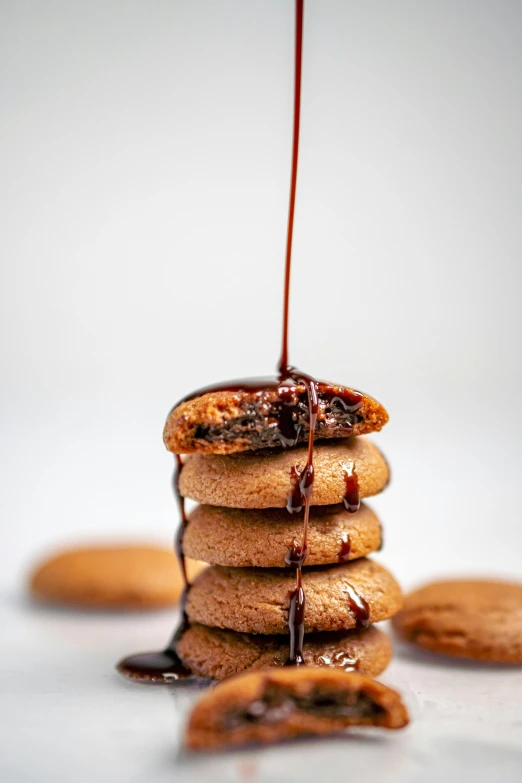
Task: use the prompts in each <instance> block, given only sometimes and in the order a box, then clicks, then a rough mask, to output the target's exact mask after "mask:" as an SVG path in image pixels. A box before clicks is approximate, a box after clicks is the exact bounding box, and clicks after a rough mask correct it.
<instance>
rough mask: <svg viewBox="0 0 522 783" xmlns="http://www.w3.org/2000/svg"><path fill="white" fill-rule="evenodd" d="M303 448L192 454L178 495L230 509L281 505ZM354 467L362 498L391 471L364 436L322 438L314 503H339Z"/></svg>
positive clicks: (317, 455)
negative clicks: (348, 475)
mask: <svg viewBox="0 0 522 783" xmlns="http://www.w3.org/2000/svg"><path fill="white" fill-rule="evenodd" d="M306 458H307V449H306V447H304V446H299V447H297V448H295V449H290V450H286V451H277V452H267V451H265V452H262V453H261V452H245V453H244V454H231V455H230V456H220V455H214V454H193V455H191V456H189V457H187V460H186V462H185V464H184V465H183V469H182V471H181V475H180V480H179V487H180V491H181V494H182V495H184V496H185V497H187V498H191V499H192V500H197V501H198V503H205V504H209V505H211V506H226V507H229V508H284V507H285V506H286V503H287V498H288V495H289V494H290V492H291V491H292V490H293V489H294V485H295V478H293V476H294V475H295V469H297V471H300V470H302V469H303V467H304V465H305V464H306ZM350 470H353V471H354V472H355V473H356V474H357V479H358V482H359V494H360V497H361V498H365V497H370V496H371V495H376V494H377V493H378V492H381V490H383V489H384V487H385V486H386V484H387V483H388V480H389V477H390V471H389V468H388V465H387V463H386V460H385V459H384V457H383V455H382V454H381V452H380V451H379V449H378V448H377V446H375V444H374V443H372V441H370V440H368V438H343V439H341V440H331V441H322V442H319V443H316V445H315V446H314V473H315V480H314V486H313V490H312V501H311V502H312V505H316V506H324V505H331V504H337V503H342V502H343V499H344V496H345V493H346V480H345V478H346V473H347V472H348V471H350Z"/></svg>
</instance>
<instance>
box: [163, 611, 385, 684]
mask: <svg viewBox="0 0 522 783" xmlns="http://www.w3.org/2000/svg"><path fill="white" fill-rule="evenodd" d="M176 651H177V653H178V655H179V656H180V658H181V659H182V661H183V663H184V664H185V665H186V666H187V667H188V668H189V669H190V670H191V671H192V672H194V674H197V675H198V676H199V677H209V678H211V679H214V680H224V679H226V678H227V677H232V676H233V675H235V674H239V673H240V672H242V671H245V670H247V669H264V668H266V667H267V666H284V664H285V663H286V662H287V660H288V637H287V636H283V635H273V636H266V635H264V634H248V633H237V632H236V631H227V630H224V629H222V628H209V627H207V626H206V625H199V624H197V623H196V624H194V625H190V626H188V628H187V629H186V630H185V631H184V632H183V634H182V636H181V638H180V640H179V641H178V642H177V644H176ZM391 655H392V646H391V641H390V638H389V636H387V635H386V634H385V633H383V632H382V631H380V630H378V629H377V628H376V627H375V626H371V627H370V628H367V629H366V630H356V629H353V630H351V631H339V632H337V633H315V634H308V635H307V636H306V639H305V645H304V649H303V657H304V662H305V664H306V665H307V666H327V667H333V668H339V669H344V671H358V672H360V673H361V674H368V675H370V676H371V677H375V676H376V675H378V674H381V672H383V671H384V670H385V669H386V667H387V666H388V665H389V663H390V660H391Z"/></svg>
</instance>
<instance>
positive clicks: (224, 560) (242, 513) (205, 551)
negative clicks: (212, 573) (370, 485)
mask: <svg viewBox="0 0 522 783" xmlns="http://www.w3.org/2000/svg"><path fill="white" fill-rule="evenodd" d="M302 535H303V519H302V516H301V515H293V514H289V513H288V512H287V511H286V509H282V508H267V509H263V510H258V509H236V508H223V507H222V506H197V507H196V508H195V509H194V511H192V513H191V514H190V516H189V524H188V525H187V527H186V529H185V533H184V537H183V551H184V552H185V554H186V555H187V556H188V557H192V558H194V559H196V560H203V561H205V563H211V564H212V565H223V566H239V567H245V566H247V567H248V566H258V567H260V568H274V567H276V568H285V566H286V563H285V556H286V554H287V552H288V549H289V547H290V546H292V544H293V542H294V541H300V540H301V538H302ZM347 542H349V546H348V545H347ZM380 545H381V524H380V522H379V520H378V519H377V517H376V515H375V514H374V513H373V511H372V510H371V509H370V508H368V506H365V505H364V504H362V505H361V507H360V509H359V511H357V512H355V514H350V513H349V512H348V511H347V510H346V509H345V508H344V506H343V505H337V506H312V508H311V510H310V526H309V528H308V556H307V558H306V565H307V566H313V565H325V564H328V563H337V562H339V560H340V559H341V558H342V562H344V561H345V560H347V559H350V560H356V559H357V558H360V557H365V556H366V555H369V554H370V553H371V552H375V551H376V550H377V549H379V547H380ZM341 553H348V557H346V556H344V557H343V556H342V554H341Z"/></svg>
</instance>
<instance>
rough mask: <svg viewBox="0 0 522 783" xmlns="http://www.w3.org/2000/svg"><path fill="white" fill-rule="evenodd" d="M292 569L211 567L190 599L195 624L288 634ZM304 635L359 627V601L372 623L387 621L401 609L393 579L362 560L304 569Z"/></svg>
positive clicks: (197, 580) (199, 581)
mask: <svg viewBox="0 0 522 783" xmlns="http://www.w3.org/2000/svg"><path fill="white" fill-rule="evenodd" d="M294 588H295V575H294V573H293V571H292V569H290V568H287V569H282V568H231V567H226V566H210V567H209V568H207V569H205V570H204V571H202V573H201V574H199V576H198V577H197V578H196V580H195V581H194V583H193V584H192V587H191V588H190V592H189V595H188V599H187V606H186V610H187V615H188V617H189V620H190V621H191V622H193V623H202V624H203V625H210V626H216V627H218V628H230V629H231V630H233V631H240V632H244V633H265V634H278V633H284V634H286V633H288V625H287V620H288V607H289V601H290V594H291V593H292V591H293V590H294ZM303 588H304V591H305V594H306V608H305V631H306V632H308V633H309V632H312V631H342V630H347V629H348V628H354V627H355V626H356V624H357V623H356V617H357V609H356V608H355V607H354V602H357V601H360V599H363V601H366V603H367V604H368V606H369V621H370V622H371V623H376V622H379V620H386V619H387V618H388V617H391V616H392V615H394V614H396V613H397V612H398V611H399V609H401V607H402V593H401V589H400V587H399V585H398V584H397V582H396V581H395V579H394V578H393V577H392V575H391V574H390V573H389V572H388V571H387V570H386V569H385V568H384V567H383V566H381V565H379V564H378V563H375V562H374V561H373V560H369V559H367V558H362V559H361V560H353V561H352V562H350V563H344V564H342V565H335V566H318V567H316V568H304V569H303Z"/></svg>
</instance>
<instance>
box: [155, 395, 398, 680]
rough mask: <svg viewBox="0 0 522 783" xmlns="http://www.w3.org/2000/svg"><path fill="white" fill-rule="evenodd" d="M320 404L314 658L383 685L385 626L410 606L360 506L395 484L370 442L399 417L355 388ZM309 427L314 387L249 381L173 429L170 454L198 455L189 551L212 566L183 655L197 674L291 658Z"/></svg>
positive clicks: (186, 541)
mask: <svg viewBox="0 0 522 783" xmlns="http://www.w3.org/2000/svg"><path fill="white" fill-rule="evenodd" d="M318 396H319V416H318V422H317V425H316V428H315V437H316V440H315V442H314V454H313V457H314V459H313V465H314V483H313V488H312V494H311V509H310V519H309V529H308V541H307V556H306V560H305V563H304V566H303V569H302V586H303V589H304V591H305V596H306V604H305V613H304V631H305V634H306V636H305V643H304V650H303V656H304V662H305V663H306V664H311V665H316V666H334V667H341V668H344V669H348V670H353V669H357V670H358V671H360V672H362V673H366V674H370V675H372V676H373V675H376V674H379V673H380V672H382V671H383V670H384V669H385V668H386V666H387V665H388V663H389V661H390V658H391V644H390V641H389V639H388V637H387V636H386V634H384V633H383V632H381V631H380V630H378V629H377V628H376V627H375V626H374V623H376V622H379V621H381V620H385V619H388V618H390V617H392V616H393V615H394V614H396V612H398V611H399V610H400V608H401V606H402V594H401V591H400V588H399V586H398V584H397V583H396V581H395V580H394V578H393V577H392V575H391V574H390V573H389V572H388V571H387V570H386V569H385V568H383V566H381V565H379V564H378V563H376V562H375V561H373V560H371V559H369V558H368V557H367V556H368V555H370V554H371V553H372V552H375V551H377V550H378V549H379V548H380V546H381V525H380V522H379V520H378V518H377V517H376V515H375V514H374V512H373V511H372V510H371V509H370V508H369V507H368V506H366V505H365V504H364V503H361V504H360V507H358V505H359V504H358V497H360V498H361V499H363V498H366V497H370V496H372V495H375V494H377V493H379V492H381V490H383V489H384V488H385V486H386V484H387V483H388V480H389V469H388V465H387V463H386V460H385V459H384V457H383V455H382V454H381V452H380V451H379V450H378V449H377V447H376V446H375V445H374V444H373V443H372V442H371V441H370V440H368V439H367V438H366V437H364V435H365V434H367V433H368V432H372V431H375V430H379V429H381V427H382V426H383V425H384V424H385V423H386V421H387V419H388V416H387V413H386V411H385V410H384V408H383V407H382V406H381V405H380V404H379V403H377V402H376V401H375V400H373V399H372V398H370V397H367V396H365V395H361V394H359V393H357V392H353V391H352V390H349V389H346V388H345V387H341V386H331V385H329V384H318ZM346 399H348V400H350V401H351V402H352V403H353V401H354V400H355V401H356V403H355V404H352V405H348V404H347V403H346ZM289 422H290V425H291V427H293V435H294V437H293V439H292V441H291V445H290V446H289V440H290V439H289V437H288V430H289ZM308 430H309V428H308V417H307V391H306V388H305V387H304V385H300V384H299V383H296V384H294V386H293V387H292V389H291V393H289V392H288V388H287V387H283V389H282V392H280V390H278V389H274V388H272V387H271V388H266V389H263V388H259V389H257V388H256V389H248V388H247V389H241V388H239V389H238V388H237V387H235V386H234V387H232V388H231V389H230V390H226V389H224V390H219V391H210V392H207V393H202V394H201V395H198V396H196V397H194V398H193V399H190V400H188V401H186V402H183V403H181V404H180V405H179V406H177V407H176V408H175V409H174V410H173V411H172V413H171V414H170V416H169V418H168V420H167V424H166V426H165V433H164V439H165V444H166V446H167V448H168V449H169V450H170V451H172V452H174V453H176V454H185V455H188V456H186V458H185V462H184V465H183V468H182V470H181V474H180V478H179V489H180V492H181V495H182V496H183V497H186V498H190V499H192V500H195V501H197V502H198V503H199V504H200V505H198V506H196V508H195V509H194V510H193V511H192V513H191V514H190V515H189V517H188V523H187V525H186V527H185V531H184V537H183V553H184V555H185V556H187V557H191V558H195V559H198V560H203V561H205V562H207V563H209V564H210V567H209V568H207V569H205V570H204V571H203V572H202V573H201V574H200V575H199V576H198V577H197V578H196V580H195V581H194V583H193V584H192V585H191V587H190V590H189V592H188V596H187V602H186V615H187V618H188V621H189V624H188V626H187V627H186V628H185V630H184V632H183V634H182V635H181V636H180V638H179V639H178V642H177V647H176V649H177V653H178V655H179V656H180V658H181V659H182V660H183V662H184V663H185V664H186V665H187V666H188V667H189V668H190V669H191V670H192V671H193V672H194V673H195V674H197V675H200V676H204V677H212V678H215V679H224V678H226V677H229V676H231V675H234V674H237V673H239V672H240V671H243V670H245V669H256V668H261V667H265V666H271V665H284V664H285V663H286V662H287V660H288V650H289V641H288V640H289V629H288V614H289V606H290V598H291V595H292V592H293V591H294V589H295V585H296V578H295V572H294V568H293V567H290V566H288V565H287V564H286V561H287V559H288V552H289V550H290V549H291V548H292V547H293V546H295V545H296V543H297V542H300V541H301V539H302V535H303V515H302V512H300V513H289V511H288V510H287V505H288V500H289V497H292V494H293V493H295V488H296V483H297V481H298V480H299V476H300V474H301V471H302V470H303V468H304V466H305V463H306V461H307V447H306V446H305V445H304V444H305V443H306V441H307V440H308ZM348 479H349V481H348ZM354 481H355V484H354ZM348 486H349V487H350V490H349V491H348V489H347V488H348ZM354 486H355V487H356V489H358V493H357V495H358V497H357V501H355V500H354V497H353V495H354V489H353V488H354ZM290 507H291V504H290Z"/></svg>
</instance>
